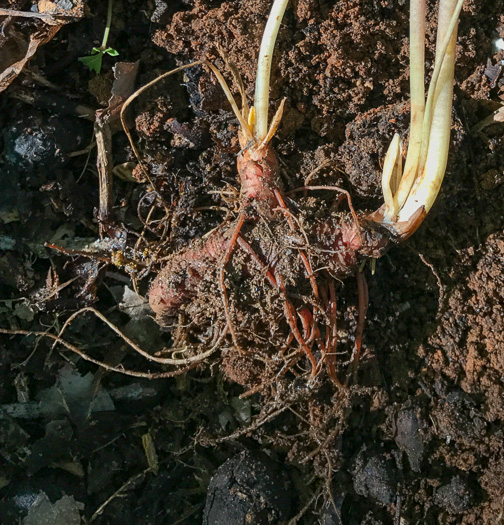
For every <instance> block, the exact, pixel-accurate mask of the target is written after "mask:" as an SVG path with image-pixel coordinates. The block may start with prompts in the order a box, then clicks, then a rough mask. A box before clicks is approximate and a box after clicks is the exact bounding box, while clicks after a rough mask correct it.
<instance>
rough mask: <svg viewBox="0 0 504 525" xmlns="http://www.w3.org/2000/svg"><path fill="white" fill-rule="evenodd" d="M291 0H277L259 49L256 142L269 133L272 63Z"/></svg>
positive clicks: (256, 92)
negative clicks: (276, 43) (281, 25)
mask: <svg viewBox="0 0 504 525" xmlns="http://www.w3.org/2000/svg"><path fill="white" fill-rule="evenodd" d="M288 1H289V0H275V1H274V2H273V6H272V7H271V12H270V15H269V18H268V21H267V23H266V27H265V28H264V34H263V38H262V42H261V48H260V50H259V61H258V66H257V76H256V87H255V95H254V107H255V112H256V118H255V123H254V138H255V140H256V142H257V143H258V144H259V143H262V141H263V140H264V139H265V138H266V136H267V135H268V108H269V87H270V75H271V63H272V60H273V51H274V48H275V42H276V38H277V35H278V30H279V29H280V23H281V22H282V18H283V15H284V13H285V9H286V7H287V3H288Z"/></svg>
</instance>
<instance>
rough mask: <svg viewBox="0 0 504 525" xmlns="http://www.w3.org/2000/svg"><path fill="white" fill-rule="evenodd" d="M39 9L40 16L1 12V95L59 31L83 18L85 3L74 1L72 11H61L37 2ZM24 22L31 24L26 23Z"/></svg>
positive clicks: (46, 3)
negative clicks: (38, 50) (38, 51)
mask: <svg viewBox="0 0 504 525" xmlns="http://www.w3.org/2000/svg"><path fill="white" fill-rule="evenodd" d="M38 7H39V11H40V12H39V13H33V12H23V11H15V10H11V9H0V17H1V18H3V20H2V21H1V22H0V92H2V91H4V90H5V89H6V88H7V87H8V86H9V84H10V83H11V82H12V81H13V80H14V79H15V78H16V77H17V76H18V75H19V74H20V73H21V71H22V70H23V68H24V67H25V65H26V64H27V62H28V61H29V60H30V59H31V58H32V57H33V56H34V55H35V53H36V52H37V49H38V48H39V47H40V46H42V45H44V44H47V42H49V41H50V40H52V39H53V38H54V36H55V35H56V33H57V32H58V31H59V30H60V29H61V27H63V26H64V25H65V24H67V23H69V22H73V21H75V20H78V19H80V18H82V17H83V16H84V0H76V1H75V5H74V7H72V8H71V9H62V8H60V7H58V6H57V5H56V4H54V3H53V2H50V1H49V0H40V2H39V6H38ZM27 18H30V19H31V20H32V22H30V23H27Z"/></svg>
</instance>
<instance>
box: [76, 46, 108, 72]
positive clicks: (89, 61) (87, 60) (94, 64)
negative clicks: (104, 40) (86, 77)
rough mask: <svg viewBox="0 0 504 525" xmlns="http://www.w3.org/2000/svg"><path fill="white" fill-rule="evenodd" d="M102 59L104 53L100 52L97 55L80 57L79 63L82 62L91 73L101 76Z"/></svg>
mask: <svg viewBox="0 0 504 525" xmlns="http://www.w3.org/2000/svg"><path fill="white" fill-rule="evenodd" d="M93 51H94V50H93ZM102 59H103V53H102V52H99V53H97V54H96V55H90V56H87V57H80V58H79V62H82V63H83V64H84V65H85V66H86V67H87V68H88V69H89V70H90V71H94V72H95V73H96V74H99V73H100V71H101V66H102Z"/></svg>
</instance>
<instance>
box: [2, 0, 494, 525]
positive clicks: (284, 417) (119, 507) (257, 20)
mask: <svg viewBox="0 0 504 525" xmlns="http://www.w3.org/2000/svg"><path fill="white" fill-rule="evenodd" d="M270 5H271V2H270V1H269V0H225V1H222V0H148V1H141V0H114V2H113V9H112V23H111V30H110V36H109V40H108V46H110V48H112V49H113V50H116V51H117V52H118V55H115V54H114V53H112V54H104V56H103V60H102V65H101V70H100V72H99V73H96V72H95V71H90V70H89V69H88V68H87V67H86V66H85V64H84V63H82V61H79V58H81V57H84V56H86V55H89V54H90V52H91V49H92V48H93V47H99V46H100V44H101V42H102V37H103V32H104V28H105V25H106V24H105V23H106V19H107V1H105V0H104V1H101V2H97V1H94V0H89V1H83V2H81V1H77V0H59V1H57V0H54V2H50V1H49V0H38V1H37V0H0V8H1V9H12V10H18V11H23V12H32V13H39V14H42V15H45V16H42V18H40V17H35V18H27V17H20V16H17V15H16V16H11V17H8V16H4V15H3V13H2V11H1V10H0V54H1V55H2V56H1V58H0V66H1V67H2V68H3V69H4V70H5V69H6V68H7V67H9V65H10V64H12V63H15V62H16V61H18V60H21V59H22V57H23V56H25V55H26V54H27V49H28V48H29V44H28V41H29V38H30V35H31V38H32V40H33V39H37V38H38V39H39V40H41V41H42V40H44V39H45V40H44V42H45V41H46V40H47V42H46V43H44V42H42V44H41V45H40V47H39V48H38V49H37V50H36V52H34V53H33V58H31V60H30V61H29V62H27V64H26V65H24V68H22V67H19V71H21V69H22V71H21V72H20V73H19V75H18V76H17V78H13V79H11V80H12V81H10V80H9V82H10V85H9V86H8V87H6V89H4V90H3V91H2V92H1V93H0V126H1V134H0V177H1V178H0V184H1V186H0V329H3V330H4V332H6V331H10V333H1V334H0V523H1V524H5V525H14V524H19V523H22V524H23V525H35V524H37V525H40V524H45V523H51V524H55V525H68V524H70V525H74V524H75V525H79V524H81V523H83V524H89V523H94V524H96V525H105V524H117V523H124V524H130V523H131V524H133V523H135V524H145V525H154V524H170V525H175V524H179V523H180V524H200V523H204V524H205V525H218V524H233V525H234V524H236V525H238V524H263V523H264V524H266V523H272V524H277V523H291V524H296V523H298V524H307V525H308V524H318V523H320V524H324V525H336V524H344V525H357V524H362V525H364V524H366V525H371V524H384V525H386V524H394V525H399V524H401V525H413V524H499V523H502V522H503V521H504V492H503V487H504V446H503V442H504V207H503V203H504V135H503V131H504V127H503V123H502V122H499V120H500V121H504V117H502V116H500V117H499V114H497V115H496V117H495V119H492V118H490V119H489V118H488V117H490V116H491V115H492V114H493V113H494V112H496V111H497V110H498V109H499V108H500V107H501V105H502V103H503V100H504V74H503V71H504V69H503V68H504V66H503V64H504V52H503V51H498V49H497V47H496V46H495V42H496V41H497V40H498V39H499V38H503V37H504V2H503V1H502V0H468V1H467V2H466V3H465V4H464V7H463V10H462V14H461V20H460V25H459V38H458V44H457V63H456V67H455V82H456V84H455V88H454V105H453V126H452V139H451V140H452V144H451V148H450V156H449V161H448V168H447V173H446V177H445V181H444V183H443V186H442V189H441V193H440V195H439V197H438V200H437V201H436V204H435V205H434V207H433V209H432V211H431V212H430V213H429V215H428V217H427V219H426V220H425V222H424V224H422V226H421V227H420V229H419V230H418V231H417V233H415V234H414V236H412V237H411V238H410V239H409V240H408V241H406V242H405V243H403V244H400V245H397V246H394V247H392V248H391V249H390V251H388V253H387V254H386V255H385V256H384V257H382V258H381V259H379V260H377V262H376V268H375V271H374V273H373V272H372V271H371V264H366V266H365V268H364V274H365V275H366V279H367V283H368V286H369V308H368V311H367V320H366V325H365V330H364V336H363V348H362V354H361V358H360V366H359V370H358V373H357V374H356V377H355V381H349V385H350V386H349V388H338V387H337V386H336V385H335V384H334V382H332V381H331V380H330V379H329V378H328V373H327V372H326V370H325V369H323V370H321V371H320V373H319V374H318V375H317V377H316V378H315V379H312V380H310V379H309V373H308V372H309V363H308V360H307V359H306V357H305V356H304V354H302V353H300V352H299V351H298V350H297V349H296V347H295V344H294V343H292V345H291V341H289V342H288V343H286V347H285V349H284V350H283V353H282V354H281V355H282V360H281V361H278V359H277V358H276V357H277V355H280V349H281V347H282V345H283V344H284V342H285V340H286V339H287V338H288V335H289V331H288V327H287V324H286V323H285V319H284V318H283V317H282V316H283V315H284V314H283V312H282V310H281V308H278V297H277V295H275V293H274V291H273V290H271V289H270V288H268V287H267V286H266V285H265V284H264V276H263V277H262V278H261V279H259V277H257V275H256V274H254V273H253V271H252V270H251V268H252V265H251V264H250V262H249V261H248V260H247V259H246V257H245V256H243V254H242V255H240V253H241V252H237V253H236V256H235V257H233V258H232V260H230V264H229V266H228V268H227V277H226V286H227V287H228V292H229V296H230V304H231V308H232V311H233V312H234V313H235V321H236V323H237V326H239V329H240V330H241V331H242V332H243V333H245V332H247V333H248V338H247V341H248V342H249V343H250V344H249V348H246V349H241V351H240V350H238V349H237V348H236V347H235V345H234V343H233V339H232V337H231V334H230V333H227V332H226V331H225V330H220V331H219V329H218V328H216V327H218V326H220V325H222V322H223V314H222V309H221V304H222V303H221V295H220V293H221V292H220V289H219V283H218V273H217V271H216V268H214V273H210V274H209V275H208V276H207V280H206V281H205V286H206V288H205V289H204V291H205V293H203V291H202V290H203V288H201V289H199V291H198V295H197V297H196V298H195V299H194V300H193V301H192V302H191V305H190V307H187V308H181V310H180V312H179V313H178V315H177V316H174V317H173V318H171V319H164V320H163V322H162V323H160V324H158V323H156V322H155V319H154V316H153V314H152V311H151V310H150V309H149V306H148V303H147V302H146V300H145V297H146V296H147V294H148V290H149V286H150V283H151V282H152V281H153V279H155V276H156V275H157V274H158V272H160V271H161V270H162V268H163V266H164V265H165V264H166V261H167V260H169V257H170V254H173V253H175V252H177V251H178V250H181V249H183V248H184V247H186V246H188V245H190V244H191V242H193V243H194V242H195V241H196V242H200V241H201V239H205V238H206V237H207V236H208V234H209V232H211V231H212V230H214V229H215V228H218V227H220V225H221V224H222V223H223V221H224V222H225V221H228V220H231V219H232V218H233V219H234V218H236V214H237V206H238V204H237V203H238V194H239V191H240V188H239V181H238V179H237V170H236V157H237V154H238V152H239V150H240V146H239V143H238V137H237V131H238V122H237V119H236V118H235V117H234V115H233V113H232V111H231V109H230V107H229V104H228V102H227V100H226V98H225V96H224V94H223V91H222V89H221V87H220V86H219V84H218V82H217V81H216V80H215V77H214V76H213V75H212V73H211V72H210V70H209V69H208V68H207V67H206V66H202V65H197V66H195V67H193V68H191V69H187V70H185V71H183V72H180V73H177V74H176V75H173V76H169V77H167V78H165V79H164V80H161V81H160V82H158V83H157V84H155V85H154V86H153V87H151V88H150V89H148V90H146V91H145V92H143V93H142V94H140V95H139V96H138V97H137V98H135V100H133V101H132V103H131V104H130V105H129V108H128V110H127V112H126V123H127V125H128V127H129V129H130V131H131V134H132V138H133V142H134V144H135V146H136V148H137V150H138V154H139V156H140V158H141V159H142V160H143V164H142V165H140V163H139V161H138V158H137V157H136V155H135V152H134V151H133V148H132V147H131V145H130V143H129V141H128V139H127V136H126V134H125V133H124V131H123V130H122V129H121V125H120V122H119V118H118V110H117V108H118V107H119V108H120V107H121V105H122V103H123V102H124V100H125V99H126V98H127V97H128V96H129V95H130V94H131V93H132V91H133V86H134V87H135V88H139V87H140V86H142V85H145V84H146V83H147V82H149V81H151V80H153V79H155V78H156V77H157V76H159V75H160V74H162V73H166V72H167V71H169V70H171V69H173V68H175V67H178V66H182V65H184V64H188V63H190V62H192V61H195V60H203V59H206V60H209V61H211V62H212V63H213V64H215V66H216V67H217V68H219V70H221V71H222V73H223V75H224V77H225V78H226V79H227V80H228V82H229V83H230V85H232V75H231V74H230V71H229V67H228V66H227V65H226V60H227V61H229V62H232V63H234V64H235V65H236V68H237V70H238V71H239V73H240V75H241V77H242V79H243V83H244V86H245V91H246V93H247V95H248V98H249V102H250V103H251V102H252V98H253V91H254V81H255V74H256V63H257V55H258V50H259V43H260V40H261V37H262V32H263V29H264V24H265V20H266V17H267V14H268V12H269V9H270ZM77 7H79V9H81V10H80V11H79V10H78V9H77ZM74 8H75V10H74V11H72V16H71V17H70V16H69V15H68V14H67V15H64V13H65V12H68V13H69V12H70V11H71V10H72V9H74ZM435 8H436V5H435V3H434V2H428V24H427V40H428V42H427V49H426V71H427V80H428V77H429V75H430V72H431V70H432V65H433V57H434V42H435V31H436V18H437V17H436V15H435ZM55 10H56V11H55ZM55 12H56V13H59V14H57V15H52V14H51V15H49V14H47V13H55ZM62 13H63V15H62ZM65 16H66V18H65ZM58 17H59V18H58ZM62 17H63V18H62ZM62 20H64V22H65V23H63V22H62ZM67 22H68V23H67ZM408 24H409V5H408V2H406V1H405V0H381V1H378V0H341V1H329V0H327V1H325V0H291V2H290V3H289V6H288V8H287V11H286V15H285V18H284V21H283V24H282V27H281V29H280V32H279V36H278V45H277V49H276V52H275V56H274V60H273V73H272V86H271V101H270V104H271V106H270V109H271V114H273V113H274V111H275V110H276V108H277V107H278V105H279V103H280V101H281V99H282V98H284V97H285V99H286V101H285V109H284V115H283V119H282V123H281V125H280V128H279V130H278V133H277V135H276V137H275V139H274V140H273V147H274V148H275V150H276V152H277V154H278V158H279V161H280V166H281V170H280V177H281V179H282V184H283V185H284V186H285V188H286V189H287V190H289V189H295V188H298V187H301V186H304V181H305V179H306V178H307V177H308V176H311V177H312V178H313V181H316V183H317V184H320V185H337V186H339V187H342V188H344V189H345V190H347V191H348V192H349V193H350V195H351V197H352V200H353V204H354V207H355V208H356V209H357V211H360V212H365V211H370V210H374V209H376V208H378V207H379V206H380V205H381V204H382V197H381V185H380V184H381V168H382V163H383V158H384V156H385V153H386V151H387V148H388V146H389V143H390V140H391V139H392V137H393V135H394V133H396V132H397V133H400V134H401V136H402V137H403V138H404V139H407V136H408V130H409V69H408ZM60 26H61V28H59V27H60ZM55 27H58V28H59V30H58V31H57V32H55V31H54V30H53V29H50V28H55ZM53 32H54V34H53ZM49 33H50V36H51V37H52V38H46V36H47V35H49ZM41 35H42V36H41ZM44 35H45V36H44ZM5 57H7V58H5ZM223 57H224V58H223ZM120 62H121V63H122V62H125V63H130V64H127V65H124V66H120V65H118V64H119V63H120ZM136 62H138V64H137V65H133V64H131V63H136ZM114 66H115V71H114V69H113V67H114ZM2 73H3V72H2V71H0V75H2ZM121 75H123V76H122V79H123V80H122V81H121V78H120V77H121ZM13 76H16V75H13ZM124 79H126V80H124ZM3 82H4V79H3V77H2V76H0V87H3ZM125 85H126V87H125ZM232 91H233V94H234V95H236V100H237V101H239V96H238V91H237V90H236V89H235V88H234V87H233V88H232ZM114 97H115V98H114ZM118 101H119V102H118ZM98 110H102V111H101V112H100V111H98ZM97 111H98V113H96V112H97ZM485 119H486V120H485ZM97 157H98V159H97ZM104 166H105V168H104ZM107 166H108V168H107ZM142 166H143V167H142ZM106 169H110V171H109V172H108V173H109V175H110V176H109V178H108V180H107V181H106V185H105V186H106V187H105V189H106V192H105V193H104V187H103V184H104V176H103V173H104V170H106ZM317 169H318V171H316V172H315V173H314V171H315V170H317ZM100 182H101V183H102V187H101V192H100ZM334 199H335V195H334V193H333V192H330V191H326V192H324V191H322V192H320V193H317V194H310V195H308V194H306V195H304V196H303V197H300V199H299V200H298V201H297V202H299V203H300V206H299V209H297V210H296V212H299V217H301V219H302V220H303V221H306V222H309V221H310V220H312V219H315V218H319V217H321V216H322V215H324V214H325V213H331V212H332V211H331V210H333V208H332V204H333V202H334ZM286 231H287V230H281V229H277V230H275V229H274V228H269V227H268V225H267V224H266V225H262V224H259V223H258V224H257V225H254V226H253V227H252V226H248V229H247V230H246V234H247V235H248V236H249V238H250V237H251V236H256V237H257V238H261V239H262V241H261V242H262V243H263V244H262V245H261V247H262V250H263V251H264V253H265V252H266V251H267V248H266V246H267V245H268V241H271V240H272V239H279V238H281V241H277V245H279V244H278V242H281V243H283V244H281V246H282V247H283V248H282V250H281V252H282V253H281V254H278V257H277V258H278V259H279V260H282V256H283V255H282V254H290V253H291V252H290V251H289V250H296V249H297V248H296V242H299V239H294V238H290V237H289V235H286V234H285V232H286ZM198 240H200V241H198ZM270 244H271V243H270ZM285 257H287V255H286V256H285ZM291 259H292V257H291ZM296 260H297V259H296ZM300 268H301V266H300ZM299 271H300V272H301V270H299ZM256 273H257V272H256ZM293 275H294V274H293ZM287 277H288V275H287ZM244 283H245V284H244ZM335 286H336V292H337V336H338V362H339V363H340V366H339V368H338V375H339V377H340V379H342V380H344V378H345V377H350V375H351V370H350V368H351V367H350V366H348V365H349V362H350V359H351V355H352V350H353V348H354V344H355V337H356V335H355V334H356V329H357V318H358V306H357V305H358V291H357V290H358V288H357V282H356V278H355V276H354V275H350V276H348V278H347V279H346V280H342V281H341V282H336V284H335ZM290 287H291V288H290V290H289V291H290V293H292V295H293V297H294V299H295V301H297V302H296V303H295V304H296V306H298V305H300V304H302V303H303V301H304V302H305V303H309V298H308V299H307V297H308V296H309V293H310V289H309V283H308V281H307V280H306V279H305V280H303V281H300V282H297V281H295V279H294V277H292V282H291V284H290ZM236 290H239V291H240V294H238V293H234V292H235V291H236ZM294 299H293V301H294ZM83 308H84V309H86V308H87V310H84V311H81V310H82V309H83ZM77 312H79V313H77ZM95 312H97V313H95ZM74 314H76V315H75V317H74V318H72V319H71V320H70V322H69V323H68V324H65V323H66V322H67V320H69V318H70V317H71V316H73V315H74ZM107 323H108V324H107ZM265 326H275V331H274V332H273V331H272V332H271V333H270V334H267V333H266V330H265V328H264V327H265ZM62 330H63V332H62ZM118 332H121V333H122V334H123V337H121V336H119V335H118ZM60 337H61V338H60ZM174 348H177V349H179V350H180V351H176V352H173V351H172V352H170V351H169V350H170V349H174ZM272 348H274V349H275V353H273V352H272V350H271V349H272ZM135 349H136V350H135ZM139 351H141V352H144V353H147V354H148V355H149V356H154V357H155V358H158V359H162V358H172V359H177V360H179V361H178V362H177V363H173V362H170V363H168V364H166V363H165V364H159V363H156V362H153V361H152V360H151V361H149V360H148V359H146V358H145V356H142V355H139ZM204 352H206V354H205V355H204V356H203V358H201V359H200V357H201V355H202V354H203V353H204ZM284 354H285V357H283V356H284ZM198 356H199V357H198ZM97 362H99V363H101V364H97ZM102 365H105V366H102ZM121 371H123V372H124V371H126V372H127V374H129V375H125V374H124V373H120V372H121Z"/></svg>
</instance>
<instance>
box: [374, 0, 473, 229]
mask: <svg viewBox="0 0 504 525" xmlns="http://www.w3.org/2000/svg"><path fill="white" fill-rule="evenodd" d="M462 4H463V0H440V5H439V16H438V34H437V41H436V48H437V50H436V58H435V64H434V71H433V74H432V79H431V83H430V87H429V92H428V95H427V101H426V102H425V103H424V86H423V83H424V72H423V68H424V66H423V61H424V40H425V0H411V18H410V46H411V48H410V60H411V79H410V82H411V131H410V145H409V149H408V155H407V158H406V165H405V169H404V174H403V176H402V178H401V179H400V183H399V185H398V186H396V187H395V188H394V185H395V184H396V183H397V175H398V163H400V162H401V160H400V155H399V157H395V152H396V151H397V140H398V139H396V138H395V137H394V140H393V147H392V145H391V148H390V149H389V152H388V154H387V158H386V162H385V164H384V170H383V177H382V187H383V194H384V200H385V204H384V206H382V208H381V209H380V210H378V211H377V212H375V213H374V214H372V215H371V218H373V219H374V220H376V221H378V222H382V223H383V224H385V225H387V226H388V227H389V228H390V229H391V230H392V231H394V233H396V234H397V235H398V236H399V237H400V238H406V237H409V235H411V234H412V233H413V232H414V231H415V230H416V228H417V227H418V226H419V224H420V223H421V222H422V220H423V218H424V217H425V215H426V214H427V212H428V211H429V210H430V209H431V207H432V205H433V204H434V201H435V199H436V197H437V194H438V192H439V189H440V187H441V182H442V180H443V177H444V174H445V170H446V164H447V160H448V149H449V145H450V129H451V110H452V99H453V77H454V66H455V44H456V39H457V23H458V18H459V14H460V10H461V9H462ZM389 156H394V158H397V162H393V161H392V157H390V158H389Z"/></svg>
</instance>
